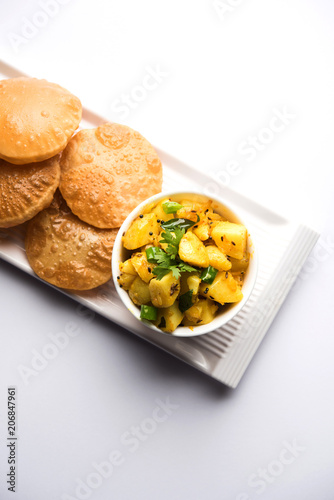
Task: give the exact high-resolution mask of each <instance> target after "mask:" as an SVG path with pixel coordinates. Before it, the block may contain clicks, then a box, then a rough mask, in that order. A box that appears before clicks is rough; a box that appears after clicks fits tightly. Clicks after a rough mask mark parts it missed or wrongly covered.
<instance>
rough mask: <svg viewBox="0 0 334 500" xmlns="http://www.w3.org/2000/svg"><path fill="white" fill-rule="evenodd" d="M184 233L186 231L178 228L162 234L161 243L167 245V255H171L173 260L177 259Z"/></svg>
mask: <svg viewBox="0 0 334 500" xmlns="http://www.w3.org/2000/svg"><path fill="white" fill-rule="evenodd" d="M184 233H185V230H184V229H180V228H178V227H176V228H175V229H173V231H169V230H168V229H166V230H165V232H163V233H161V236H162V237H163V239H162V240H160V242H161V243H166V244H167V248H166V253H167V254H168V255H170V256H171V258H172V259H175V258H176V256H177V253H178V251H179V244H180V241H181V238H182V236H183V235H184Z"/></svg>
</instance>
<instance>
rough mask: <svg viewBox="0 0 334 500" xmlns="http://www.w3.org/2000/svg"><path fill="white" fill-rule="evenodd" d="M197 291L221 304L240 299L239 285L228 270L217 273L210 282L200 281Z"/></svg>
mask: <svg viewBox="0 0 334 500" xmlns="http://www.w3.org/2000/svg"><path fill="white" fill-rule="evenodd" d="M199 292H200V294H202V295H204V296H205V295H206V296H208V297H209V298H210V299H212V300H214V301H215V302H219V304H221V305H224V304H230V303H231V302H239V301H240V300H241V299H242V291H241V290H240V286H239V285H238V283H237V281H236V280H235V279H234V278H233V276H232V274H231V273H229V272H221V271H220V272H219V273H217V276H216V277H215V279H214V281H213V283H212V284H209V283H201V285H200V287H199Z"/></svg>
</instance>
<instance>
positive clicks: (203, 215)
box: [117, 198, 249, 333]
mask: <svg viewBox="0 0 334 500" xmlns="http://www.w3.org/2000/svg"><path fill="white" fill-rule="evenodd" d="M179 199H180V198H179ZM122 241H123V247H124V251H125V253H126V256H127V258H126V259H125V260H124V262H121V263H120V266H119V269H120V275H119V276H118V277H117V281H118V283H119V285H120V286H121V287H122V288H123V289H124V290H126V291H128V293H129V297H130V298H131V300H132V302H133V303H134V304H135V305H136V306H138V307H139V308H140V318H141V319H142V320H143V321H149V322H151V324H153V325H155V326H156V327H157V328H159V329H160V330H162V331H164V332H166V333H173V332H174V331H175V330H176V328H178V327H180V326H181V327H182V326H183V327H187V328H190V329H194V328H196V327H197V326H199V325H206V324H208V323H211V322H212V321H213V320H214V318H215V317H216V315H217V314H218V313H219V312H220V311H223V310H224V308H227V307H228V305H229V304H231V303H235V302H239V301H240V300H241V299H242V297H243V294H242V285H243V281H244V276H245V273H247V269H248V265H249V252H248V251H247V230H246V228H245V226H243V225H242V224H237V223H235V222H230V221H228V220H226V219H225V218H224V216H223V215H222V214H221V213H218V212H216V211H215V210H214V208H213V203H212V201H210V200H208V201H205V202H203V203H201V202H197V201H195V202H193V201H191V200H187V199H184V200H181V201H180V202H179V201H176V200H174V199H173V198H163V199H162V200H160V201H159V202H156V203H152V204H151V205H148V206H147V207H146V209H144V210H143V213H142V214H140V215H139V216H138V217H137V218H136V219H135V220H134V221H133V222H132V224H131V226H130V227H129V228H128V230H127V231H126V232H125V234H123V239H122Z"/></svg>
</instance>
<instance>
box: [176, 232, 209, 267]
mask: <svg viewBox="0 0 334 500" xmlns="http://www.w3.org/2000/svg"><path fill="white" fill-rule="evenodd" d="M179 256H180V259H181V260H183V261H184V262H187V263H188V264H190V265H191V266H197V267H208V265H209V257H208V254H207V252H206V248H205V246H204V245H203V243H202V242H201V240H200V239H199V238H197V236H196V235H195V234H194V233H192V232H191V231H188V232H187V233H186V234H185V235H184V236H182V238H181V241H180V245H179Z"/></svg>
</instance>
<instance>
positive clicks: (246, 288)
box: [112, 191, 257, 337]
mask: <svg viewBox="0 0 334 500" xmlns="http://www.w3.org/2000/svg"><path fill="white" fill-rule="evenodd" d="M169 197H171V198H172V199H173V200H175V201H178V202H180V201H181V200H184V199H187V200H194V201H199V202H206V201H208V200H209V199H210V200H212V202H213V203H212V207H213V209H214V211H215V212H217V213H219V214H220V215H223V216H224V217H226V219H228V220H229V221H231V222H236V223H242V224H244V225H245V227H246V228H247V221H244V220H240V218H239V217H238V216H237V214H236V213H235V212H233V211H232V210H231V208H229V206H228V204H226V203H224V202H223V201H222V200H220V199H219V198H217V197H215V196H210V197H208V196H205V195H203V194H200V193H196V192H187V191H172V192H167V193H159V194H156V195H154V196H151V198H148V199H147V200H145V201H143V202H142V203H141V204H140V205H138V207H137V208H135V209H134V210H133V211H132V212H131V213H130V214H129V215H128V217H127V218H126V219H125V221H124V222H123V224H122V226H121V228H120V229H119V231H118V234H117V237H116V240H115V243H114V248H113V253H112V275H113V280H114V283H115V287H116V290H117V292H118V295H119V296H120V298H121V300H122V302H123V304H124V305H125V307H126V308H127V309H128V310H129V311H131V313H132V314H133V315H134V316H135V317H136V318H137V319H138V321H141V322H144V323H145V324H146V325H147V326H148V327H149V328H151V329H152V330H155V331H156V332H157V333H160V334H164V335H174V336H176V337H194V336H196V335H202V334H204V333H208V332H211V331H213V330H216V329H217V328H219V327H221V326H223V325H225V324H226V323H227V322H228V321H230V320H231V319H232V318H233V317H234V316H235V315H236V314H237V313H238V312H239V311H240V310H241V309H242V308H243V306H244V305H245V303H246V302H247V300H248V298H249V296H250V294H251V292H252V290H253V286H254V284H255V281H256V275H257V252H256V249H254V246H253V242H252V240H251V237H250V235H248V251H249V252H250V256H251V257H250V259H249V266H248V269H247V271H246V274H245V277H244V283H243V286H242V293H243V298H242V300H241V301H240V302H236V303H235V304H231V305H230V306H229V307H228V308H227V309H224V310H222V311H221V312H219V313H218V314H217V315H216V317H215V319H214V320H213V321H211V322H210V323H208V324H206V325H199V326H194V327H192V328H189V327H187V326H179V327H178V328H176V330H174V332H173V333H166V332H163V331H162V330H160V329H159V328H157V327H156V326H154V325H153V324H152V323H151V322H150V321H143V320H141V319H140V308H139V307H137V306H136V305H135V304H134V303H133V302H132V300H131V299H130V297H129V294H128V292H127V291H125V290H123V289H122V288H121V287H120V286H119V284H118V281H117V276H119V274H120V270H119V264H120V262H124V260H126V259H127V258H129V256H130V254H131V253H132V252H131V251H129V250H126V249H125V248H124V247H123V244H122V236H123V234H124V233H125V232H126V231H127V230H128V228H129V227H130V226H131V223H132V221H133V220H134V219H135V218H136V217H138V215H140V214H141V213H144V212H145V208H146V207H147V206H148V205H151V204H152V203H153V202H155V203H158V202H159V201H160V200H162V199H164V198H169Z"/></svg>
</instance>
